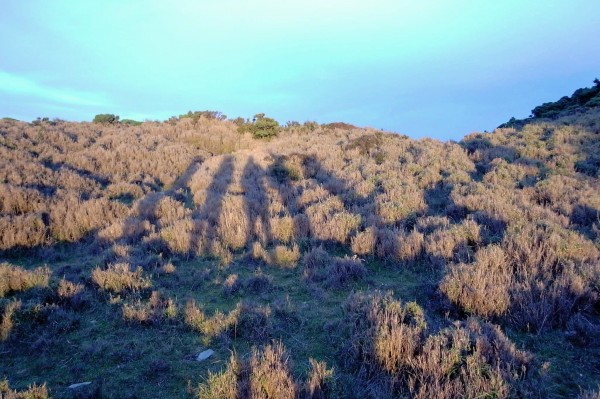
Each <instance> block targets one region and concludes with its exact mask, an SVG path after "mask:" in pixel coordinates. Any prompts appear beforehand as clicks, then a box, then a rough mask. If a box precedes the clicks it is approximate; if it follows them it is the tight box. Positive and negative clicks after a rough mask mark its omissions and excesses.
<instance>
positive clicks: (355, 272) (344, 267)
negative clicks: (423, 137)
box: [325, 255, 367, 287]
mask: <svg viewBox="0 0 600 399" xmlns="http://www.w3.org/2000/svg"><path fill="white" fill-rule="evenodd" d="M325 274H326V276H327V277H326V279H325V281H326V285H327V286H330V287H341V286H343V285H345V284H347V283H349V282H352V281H359V280H362V279H363V278H364V277H365V276H366V275H367V269H366V267H365V265H364V263H363V261H362V260H361V259H358V258H357V257H356V255H355V256H354V257H353V258H350V257H348V256H345V257H343V258H337V257H336V258H334V259H333V262H331V263H330V264H329V266H328V267H327V269H326V271H325Z"/></svg>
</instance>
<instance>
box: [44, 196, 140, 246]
mask: <svg viewBox="0 0 600 399" xmlns="http://www.w3.org/2000/svg"><path fill="white" fill-rule="evenodd" d="M128 213H129V209H128V208H127V207H126V206H125V205H123V204H120V203H117V202H114V201H110V200H108V199H106V198H100V199H92V200H89V201H81V200H80V199H79V198H76V197H74V196H69V197H67V198H65V199H64V200H63V201H61V202H59V203H57V204H54V205H53V206H52V208H51V211H50V234H51V235H52V238H54V239H55V240H57V241H67V242H74V241H78V240H80V239H82V238H83V237H84V236H85V235H86V234H88V233H90V232H91V231H92V230H96V229H102V228H104V227H106V226H108V225H110V224H111V223H112V222H114V221H116V220H118V219H121V218H124V217H125V216H126V215H127V214H128Z"/></svg>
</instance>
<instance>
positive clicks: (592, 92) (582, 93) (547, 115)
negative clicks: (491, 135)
mask: <svg viewBox="0 0 600 399" xmlns="http://www.w3.org/2000/svg"><path fill="white" fill-rule="evenodd" d="M595 107H600V80H598V79H594V86H592V87H585V88H581V89H577V90H575V91H574V92H573V94H572V95H571V97H569V96H564V97H561V98H560V100H558V101H554V102H547V103H544V104H542V105H539V106H537V107H535V108H534V109H533V110H531V116H530V117H529V118H527V119H520V120H519V119H515V118H511V119H510V120H509V121H508V122H506V123H504V124H502V125H500V126H499V128H507V127H523V125H524V124H527V123H533V122H539V121H540V120H541V119H557V118H559V117H565V116H569V115H577V114H582V113H585V112H586V111H587V110H589V109H591V108H595Z"/></svg>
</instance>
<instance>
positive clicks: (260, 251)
mask: <svg viewBox="0 0 600 399" xmlns="http://www.w3.org/2000/svg"><path fill="white" fill-rule="evenodd" d="M252 257H253V258H254V259H260V260H262V261H263V262H265V263H266V264H268V265H275V266H279V267H283V268H286V269H288V268H294V267H296V265H297V264H298V260H299V259H300V248H299V247H298V245H296V244H294V245H293V246H292V247H291V248H289V247H287V246H285V245H277V246H275V248H273V249H271V250H270V251H267V250H266V249H264V248H263V246H262V245H261V244H260V243H259V242H257V241H256V242H254V243H253V245H252Z"/></svg>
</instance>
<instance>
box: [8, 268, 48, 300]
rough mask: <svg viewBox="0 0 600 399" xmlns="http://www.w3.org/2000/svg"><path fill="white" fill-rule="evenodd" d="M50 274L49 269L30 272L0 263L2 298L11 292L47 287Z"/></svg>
mask: <svg viewBox="0 0 600 399" xmlns="http://www.w3.org/2000/svg"><path fill="white" fill-rule="evenodd" d="M50 274H51V271H50V269H49V268H48V267H38V268H37V269H34V270H31V271H29V270H25V269H23V268H21V267H19V266H14V265H11V264H9V263H0V298H2V297H4V296H5V295H6V294H9V293H11V292H18V291H25V290H28V289H31V288H34V287H47V286H48V280H49V279H50Z"/></svg>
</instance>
